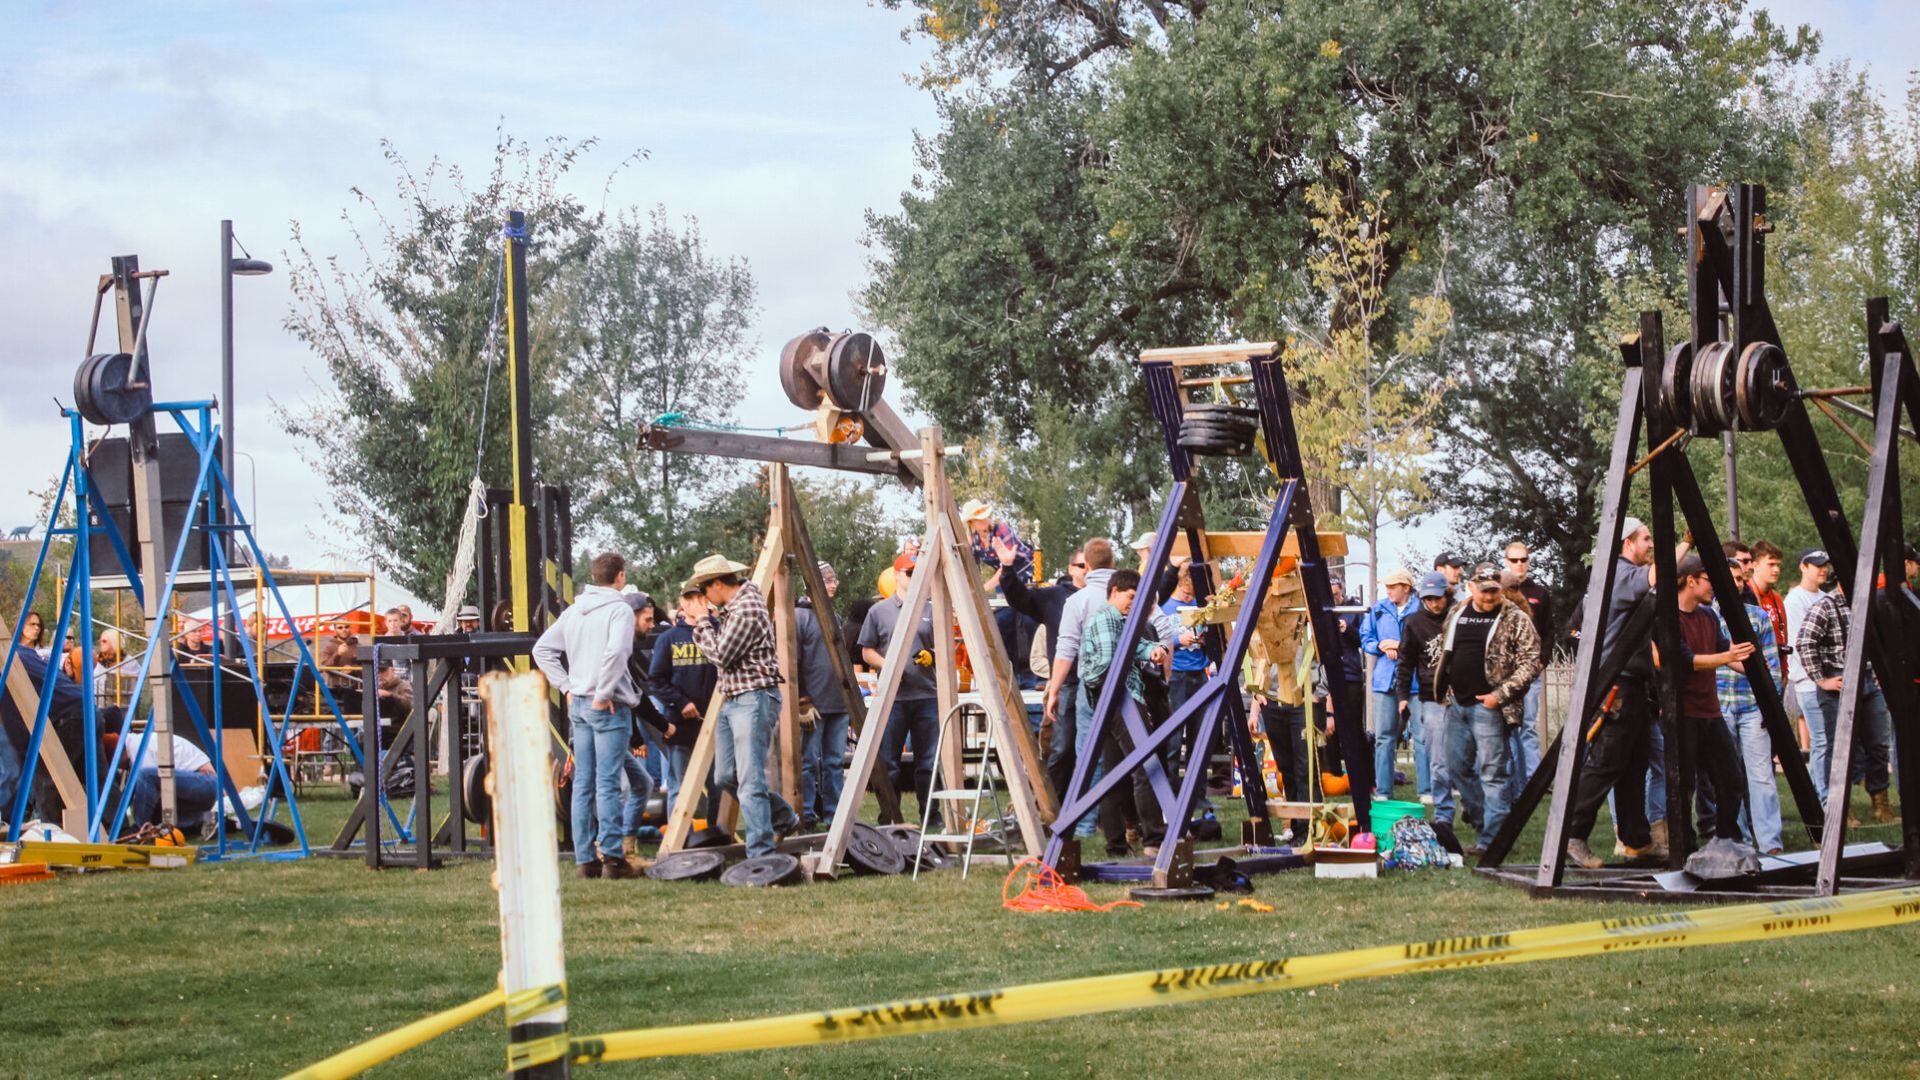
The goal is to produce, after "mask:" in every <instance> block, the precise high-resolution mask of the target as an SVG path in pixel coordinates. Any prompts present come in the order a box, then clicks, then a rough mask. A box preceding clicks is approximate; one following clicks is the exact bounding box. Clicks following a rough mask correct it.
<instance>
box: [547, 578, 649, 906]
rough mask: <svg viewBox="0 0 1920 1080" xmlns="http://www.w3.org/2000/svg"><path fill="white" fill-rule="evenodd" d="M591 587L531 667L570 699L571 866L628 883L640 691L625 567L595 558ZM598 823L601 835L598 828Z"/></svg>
mask: <svg viewBox="0 0 1920 1080" xmlns="http://www.w3.org/2000/svg"><path fill="white" fill-rule="evenodd" d="M592 574H593V583H592V584H591V585H587V586H584V587H583V588H581V590H580V592H579V594H578V595H577V596H575V597H574V601H573V604H572V606H570V607H568V608H567V610H565V611H563V612H561V613H560V617H559V618H558V619H555V620H554V621H553V625H552V626H549V627H547V631H546V633H544V634H541V635H540V640H539V641H537V642H535V643H534V646H533V662H534V663H536V664H538V665H540V670H541V671H542V672H545V673H546V676H547V682H548V683H550V684H552V686H553V688H554V689H556V690H558V691H560V692H561V693H563V694H565V695H567V716H568V719H569V720H570V721H571V722H572V728H573V730H572V738H573V765H574V771H573V861H574V863H575V864H576V866H577V867H578V871H579V874H580V876H581V877H583V878H598V877H607V878H630V877H634V876H635V875H636V874H638V873H639V871H637V870H635V869H634V868H633V867H632V866H631V865H629V864H628V863H627V861H626V859H625V857H624V855H623V852H622V843H621V839H620V823H621V798H620V778H621V772H622V770H623V769H624V768H625V767H626V765H625V760H624V759H625V758H626V756H627V739H628V735H629V734H630V733H631V732H632V731H633V707H634V706H635V705H637V704H639V702H640V688H639V687H637V686H635V685H634V683H633V680H632V678H630V677H629V676H628V674H627V657H628V656H629V655H631V654H632V652H633V609H632V608H630V607H628V606H627V603H626V600H625V599H624V598H623V597H622V596H621V595H620V589H621V587H622V586H624V585H626V583H627V561H626V559H624V558H622V557H621V556H620V555H619V554H618V553H616V552H612V551H607V552H602V553H601V554H600V555H597V556H595V557H594V560H593V570H592ZM596 823H597V824H598V829H597V830H596V828H595V825H596Z"/></svg>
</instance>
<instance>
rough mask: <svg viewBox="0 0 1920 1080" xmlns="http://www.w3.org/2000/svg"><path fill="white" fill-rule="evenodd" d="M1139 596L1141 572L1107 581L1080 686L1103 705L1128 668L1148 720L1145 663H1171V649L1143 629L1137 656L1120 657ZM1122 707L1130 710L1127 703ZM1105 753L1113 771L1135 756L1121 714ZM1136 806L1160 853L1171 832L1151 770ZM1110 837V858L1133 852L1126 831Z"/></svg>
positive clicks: (1146, 835)
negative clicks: (1109, 683) (1108, 687)
mask: <svg viewBox="0 0 1920 1080" xmlns="http://www.w3.org/2000/svg"><path fill="white" fill-rule="evenodd" d="M1139 594H1140V572H1139V571H1137V570H1115V571H1114V572H1113V576H1112V577H1110V578H1108V579H1107V602H1106V604H1105V605H1104V606H1102V607H1101V608H1100V609H1099V610H1097V611H1095V612H1094V613H1093V616H1092V617H1091V618H1089V619H1088V620H1087V627H1086V630H1085V631H1084V632H1082V634H1081V636H1080V685H1082V686H1084V687H1086V691H1087V700H1089V701H1094V702H1098V701H1099V700H1100V694H1101V691H1102V690H1103V689H1104V688H1105V687H1104V684H1105V682H1106V680H1107V679H1109V678H1111V677H1112V676H1113V674H1114V671H1115V669H1116V668H1120V669H1122V670H1123V671H1124V672H1125V677H1126V680H1127V696H1128V697H1131V698H1132V699H1133V701H1134V704H1135V705H1136V706H1138V710H1139V714H1140V717H1141V719H1142V720H1145V719H1146V716H1147V695H1146V687H1145V683H1144V682H1143V681H1142V680H1141V678H1140V665H1141V664H1164V663H1166V662H1167V657H1168V653H1167V648H1166V646H1165V645H1162V644H1160V642H1159V641H1158V639H1156V638H1155V637H1153V636H1151V635H1149V634H1148V633H1146V628H1145V627H1142V633H1141V635H1140V640H1139V641H1138V642H1137V643H1136V644H1135V645H1134V647H1133V656H1132V657H1131V658H1130V659H1129V658H1124V657H1116V656H1115V655H1114V654H1115V653H1116V652H1117V651H1118V649H1119V646H1120V630H1121V628H1122V627H1123V626H1124V625H1125V624H1126V619H1127V613H1128V612H1129V611H1132V610H1133V603H1134V600H1135V598H1136V597H1138V596H1139ZM1121 707H1122V708H1123V709H1124V708H1125V705H1124V703H1123V704H1122V706H1121ZM1099 751H1100V754H1101V757H1102V759H1103V760H1104V761H1105V763H1106V767H1107V771H1108V772H1112V771H1114V770H1116V769H1118V768H1119V767H1120V762H1121V760H1122V759H1124V758H1125V757H1126V756H1127V755H1128V754H1131V753H1132V752H1133V735H1132V734H1131V733H1130V732H1129V731H1128V730H1127V726H1126V723H1125V721H1123V720H1122V719H1121V718H1120V714H1115V715H1114V717H1113V719H1112V720H1111V721H1110V722H1109V723H1108V725H1107V730H1106V733H1105V735H1104V736H1103V737H1102V738H1101V740H1100V745H1099ZM1090 752H1091V751H1090ZM1116 791H1117V789H1116ZM1106 803H1107V806H1103V810H1104V809H1107V808H1108V807H1112V808H1113V809H1117V808H1118V799H1117V798H1116V797H1114V796H1109V797H1108V799H1107V800H1106ZM1133 803H1134V806H1135V807H1136V808H1138V810H1139V811H1140V836H1141V839H1142V840H1143V841H1144V843H1145V845H1146V853H1147V854H1149V855H1158V854H1159V853H1160V841H1161V840H1162V839H1164V838H1165V836H1166V833H1167V826H1166V819H1165V817H1164V816H1163V815H1162V813H1161V811H1160V806H1159V803H1158V802H1157V801H1156V800H1155V799H1154V797H1153V784H1152V782H1151V781H1149V780H1148V779H1147V770H1146V768H1145V766H1142V767H1140V768H1138V769H1135V770H1134V772H1133ZM1106 833H1107V854H1109V855H1113V856H1116V857H1117V856H1124V855H1126V854H1128V850H1127V840H1126V831H1125V829H1124V828H1120V829H1108V830H1106Z"/></svg>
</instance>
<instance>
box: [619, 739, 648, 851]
mask: <svg viewBox="0 0 1920 1080" xmlns="http://www.w3.org/2000/svg"><path fill="white" fill-rule="evenodd" d="M652 756H653V751H651V750H649V751H647V757H645V758H637V757H634V756H633V751H632V750H628V751H627V752H626V753H624V754H621V755H620V771H621V773H623V774H624V775H625V776H626V778H627V799H626V807H625V810H624V812H623V813H621V815H620V831H621V835H623V836H638V835H640V819H641V818H642V817H644V816H646V813H647V800H648V799H651V798H653V789H654V780H653V773H652V772H651V771H649V769H648V762H649V759H651V758H652Z"/></svg>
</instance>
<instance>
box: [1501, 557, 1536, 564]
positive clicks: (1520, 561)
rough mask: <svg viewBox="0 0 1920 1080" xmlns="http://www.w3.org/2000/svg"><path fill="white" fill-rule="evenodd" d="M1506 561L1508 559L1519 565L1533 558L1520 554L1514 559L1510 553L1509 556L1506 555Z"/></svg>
mask: <svg viewBox="0 0 1920 1080" xmlns="http://www.w3.org/2000/svg"><path fill="white" fill-rule="evenodd" d="M1507 561H1508V562H1510V563H1514V564H1515V565H1520V564H1523V563H1530V562H1532V561H1533V559H1532V557H1531V556H1527V555H1522V556H1520V557H1519V558H1517V559H1516V558H1514V557H1513V556H1511V555H1509V556H1507Z"/></svg>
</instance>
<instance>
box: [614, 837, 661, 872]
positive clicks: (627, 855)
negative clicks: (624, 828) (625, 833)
mask: <svg viewBox="0 0 1920 1080" xmlns="http://www.w3.org/2000/svg"><path fill="white" fill-rule="evenodd" d="M620 854H621V855H622V857H623V858H624V860H625V862H626V864H627V865H628V866H630V867H632V868H633V869H634V870H637V871H640V870H645V869H646V868H647V867H649V866H652V865H653V860H652V859H649V858H647V857H646V856H645V855H642V854H640V838H639V837H637V836H629V837H626V838H624V839H622V840H621V841H620Z"/></svg>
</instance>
